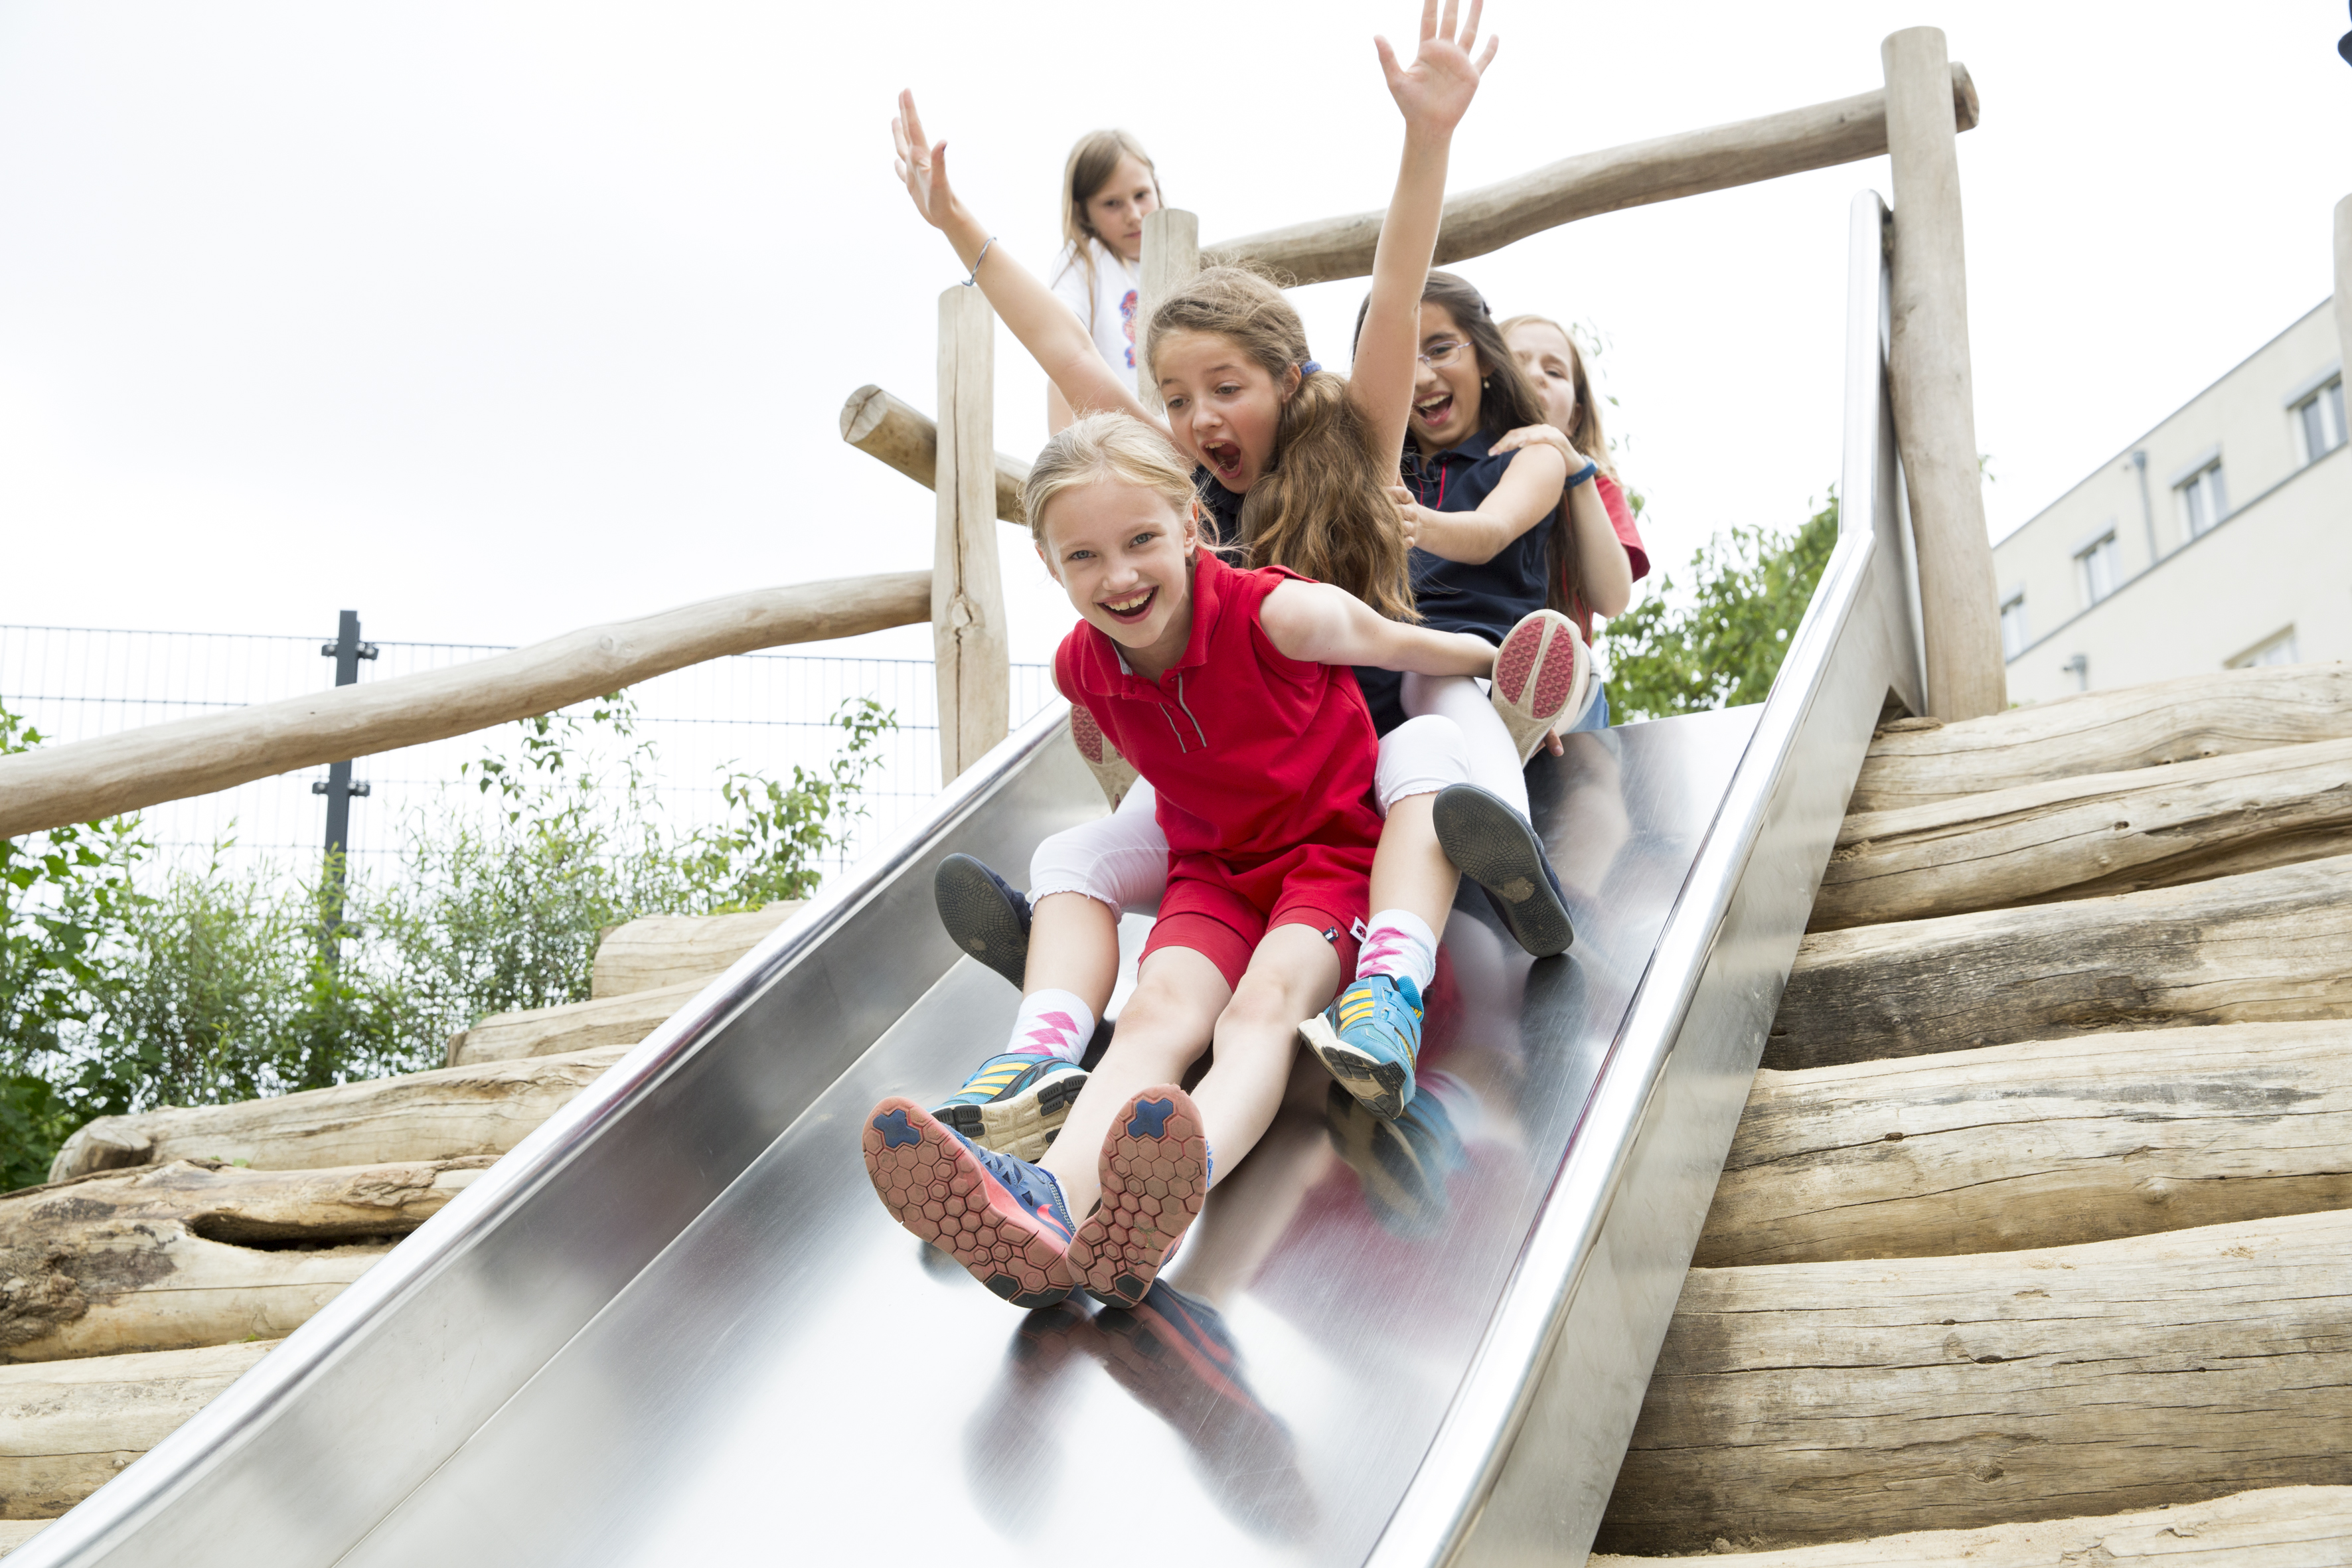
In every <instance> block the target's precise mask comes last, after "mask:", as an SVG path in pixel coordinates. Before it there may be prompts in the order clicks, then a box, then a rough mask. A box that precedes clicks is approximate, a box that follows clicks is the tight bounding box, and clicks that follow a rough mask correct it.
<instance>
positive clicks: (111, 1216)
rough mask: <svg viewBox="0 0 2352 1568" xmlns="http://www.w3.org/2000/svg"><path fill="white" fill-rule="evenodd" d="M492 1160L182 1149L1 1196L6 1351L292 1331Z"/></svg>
mask: <svg viewBox="0 0 2352 1568" xmlns="http://www.w3.org/2000/svg"><path fill="white" fill-rule="evenodd" d="M489 1163H490V1159H489V1156H488V1155H477V1156H473V1157H471V1158H467V1159H463V1160H434V1161H418V1162H413V1163H403V1164H393V1165H369V1166H362V1167H360V1168H357V1169H351V1170H340V1171H251V1170H239V1169H237V1168H236V1167H235V1166H233V1165H223V1164H221V1163H218V1162H217V1161H210V1160H202V1161H198V1160H182V1161H176V1162H174V1163H171V1164H168V1165H150V1166H145V1167H142V1169H140V1170H138V1171H134V1172H121V1173H114V1172H106V1173H99V1174H96V1175H90V1176H83V1177H80V1178H79V1179H77V1180H73V1181H68V1182H60V1183H58V1184H54V1185H50V1186H43V1187H27V1188H26V1189H24V1190H22V1191H20V1192H16V1193H10V1194H5V1196H0V1362H25V1361H55V1360H58V1359H60V1358H62V1357H67V1356H90V1355H116V1354H121V1353H122V1352H130V1351H160V1350H182V1349H185V1348H188V1347H190V1346H194V1345H213V1344H226V1343H229V1342H234V1341H239V1340H248V1339H256V1338H258V1339H270V1340H274V1339H280V1338H283V1337H284V1336H286V1335H287V1334H289V1333H292V1332H293V1331H295V1330H296V1329H298V1328H299V1327H300V1326H301V1325H302V1324H303V1322H305V1321H307V1320H308V1319H309V1318H310V1315H311V1314H312V1313H313V1312H316V1311H317V1310H319V1309H320V1307H323V1306H325V1305H326V1304H327V1303H328V1302H329V1301H331V1300H334V1298H335V1297H336V1296H337V1295H338V1294H340V1293H341V1290H342V1289H343V1288H344V1287H345V1286H347V1285H349V1284H350V1283H351V1282H352V1280H354V1279H358V1278H359V1277H360V1275H361V1274H362V1273H363V1272H365V1271H366V1270H367V1269H368V1268H370V1267H371V1266H372V1265H373V1264H374V1262H375V1261H376V1259H377V1258H381V1257H382V1256H383V1254H384V1253H385V1252H386V1251H387V1250H389V1249H390V1247H391V1246H392V1243H393V1242H394V1240H395V1239H397V1238H398V1237H401V1236H404V1235H405V1234H407V1233H408V1232H409V1231H412V1230H414V1229H415V1228H416V1227H417V1226H420V1225H422V1224H424V1223H425V1220H426V1219H427V1218H429V1217H430V1216H431V1215H434V1214H436V1213H437V1212H439V1211H440V1209H441V1208H442V1207H443V1206H444V1205H446V1204H447V1203H448V1201H449V1200H450V1198H452V1197H454V1196H456V1195H457V1194H458V1193H459V1192H461V1191H463V1190H464V1189H465V1187H466V1185H467V1184H468V1183H470V1182H471V1181H472V1180H473V1179H474V1178H475V1177H476V1176H478V1174H480V1173H481V1172H482V1170H483V1169H484V1168H485V1167H487V1166H488V1164H489Z"/></svg>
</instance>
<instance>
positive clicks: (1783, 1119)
mask: <svg viewBox="0 0 2352 1568" xmlns="http://www.w3.org/2000/svg"><path fill="white" fill-rule="evenodd" d="M2347 1148H2352V1021H2347V1020H2344V1019H2330V1020H2327V1021H2325V1022H2319V1023H2305V1024H2221V1025H2215V1026H2212V1027H2210V1028H2203V1029H2166V1030H2162V1031H2160V1032H2157V1033H2153V1034H2151V1033H2145V1032H2140V1031H2133V1032H2129V1033H2125V1034H2115V1035H2092V1036H2089V1037H2084V1038H2080V1039H2063V1040H2028V1041H2023V1042H2021V1043H2019V1044H2017V1045H2010V1046H1988V1047H1985V1048H1984V1049H1982V1050H1973V1051H1948V1052H1946V1053H1944V1054H1943V1055H1940V1056H1932V1057H1909V1058H1902V1059H1899V1060H1895V1061H1877V1062H1862V1063H1857V1064H1853V1065H1851V1066H1846V1067H1834V1068H1811V1069H1809V1070H1807V1071H1803V1072H1773V1071H1771V1070H1769V1069H1767V1070H1765V1071H1763V1072H1759V1073H1758V1074H1757V1075H1756V1084H1755V1087H1754V1088H1753V1089H1751V1090H1750V1091H1749V1092H1748V1109H1747V1110H1745V1111H1743V1112H1742V1113H1741V1115H1740V1118H1739V1131H1738V1135H1737V1136H1736V1137H1734V1138H1733V1139H1732V1142H1731V1152H1730V1154H1729V1155H1728V1156H1727V1158H1726V1159H1725V1161H1724V1163H1723V1176H1722V1179H1721V1180H1720V1181H1718V1182H1717V1184H1716V1188H1715V1203H1714V1205H1713V1206H1712V1207H1711V1208H1710V1209H1708V1211H1707V1216H1706V1230H1705V1231H1704V1232H1703V1233H1702V1234H1701V1235H1700V1237H1699V1242H1698V1251H1697V1254H1696V1256H1695V1257H1694V1258H1692V1259H1691V1263H1692V1266H1693V1267H1694V1268H1734V1267H1738V1266H1741V1265H1747V1264H1759V1263H1829V1262H1843V1261H1850V1260H1853V1259H1858V1258H1935V1257H1942V1256H1945V1255H1947V1254H1950V1253H1961V1252H2008V1251H2014V1250H2016V1249H2018V1248H2021V1247H2071V1246H2074V1245H2075V1244H2077V1243H2081V1242H2086V1241H2112V1240H2115V1239H2116V1237H2126V1236H2146V1235H2148V1234H2150V1233H2151V1232H2155V1231H2159V1230H2181V1229H2186V1228H2187V1227H2189V1226H2199V1225H2227V1224H2231V1223H2232V1222H2235V1221H2238V1220H2249V1219H2271V1218H2274V1217H2276V1216H2278V1215H2289V1214H2309V1213H2313V1212H2315V1211H2317V1210H2320V1209H2330V1208H2347V1207H2352V1169H2347V1164H2348V1163H2352V1162H2347V1160H2346V1159H2345V1154H2344V1152H2345V1150H2347Z"/></svg>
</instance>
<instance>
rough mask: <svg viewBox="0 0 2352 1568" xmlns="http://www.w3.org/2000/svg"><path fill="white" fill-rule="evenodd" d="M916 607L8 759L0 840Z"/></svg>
mask: <svg viewBox="0 0 2352 1568" xmlns="http://www.w3.org/2000/svg"><path fill="white" fill-rule="evenodd" d="M991 581H992V582H993V579H991ZM930 598H931V584H930V574H929V573H926V572H897V573H890V574H884V575H879V576H873V577H847V578H841V579H837V580H835V581H833V582H829V583H803V584H796V585H794V586H793V587H789V588H761V589H757V590H754V591H753V592H751V593H746V594H730V595H727V596H726V597H724V598H719V599H706V600H704V601H702V602H701V603H699V604H694V605H681V606H679V607H678V608H677V609H674V610H665V611H662V612H660V613H659V614H656V615H651V616H638V617H637V618H636V619H635V620H629V621H614V622H612V623H610V624H608V625H604V626H585V627H583V628H582V629H580V630H578V631H575V632H567V633H565V634H564V635H563V636H562V637H550V638H549V639H548V640H547V641H545V642H541V643H533V644H531V645H530V647H520V648H517V649H515V650H514V651H513V652H512V653H502V654H497V655H494V656H492V657H491V658H480V659H474V660H471V661H469V662H467V663H465V664H453V665H450V666H448V667H446V668H441V669H428V670H420V671H418V672H417V673H415V674H414V675H402V676H395V677H394V678H393V679H389V680H372V681H369V682H367V683H366V684H365V685H362V686H338V687H334V688H331V689H328V690H325V691H320V692H314V693H312V694H311V695H310V696H307V697H289V698H285V699H283V700H279V701H276V702H257V703H255V704H254V705H253V706H251V707H249V708H238V709H235V710H231V711H229V712H226V713H218V714H207V715H205V717H203V718H201V719H178V720H174V721H172V722H170V723H167V724H149V725H146V726H144V727H143V728H141V729H137V730H125V731H121V733H119V734H113V735H101V736H99V737H97V738H95V739H92V740H88V741H70V742H67V743H65V744H64V745H59V746H43V747H41V748H39V749H38V750H37V751H30V752H17V753H16V754H15V755H14V756H6V757H0V837H15V836H16V835H17V834H20V833H37V832H39V831H40V830H41V829H42V828H45V827H60V826H64V825H65V824H67V823H69V822H88V821H91V820H93V819H95V818H98V817H101V816H113V815H114V814H115V813H117V812H123V811H136V810H138V809H139V808H140V807H142V806H148V805H158V804H160V803H162V802H163V801H167V800H182V799H184V798H186V797H187V796H189V795H209V794H211V793H212V792H214V791H215V790H224V789H227V788H229V787H230V786H232V785H234V784H245V783H247V782H249V781H251V780H253V779H259V778H268V777H269V776H270V775H271V774H272V773H290V772H292V771H293V770H294V769H296V768H307V767H310V766H313V765H314V764H316V763H331V762H337V761H340V760H341V759H343V758H346V757H365V756H373V755H374V754H375V753H376V752H390V751H396V750H398V749H399V748H400V747H403V746H415V745H421V744H422V743H424V742H426V741H439V740H446V739H447V738H448V737H449V736H451V735H464V734H470V733H471V732H472V731H476V730H487V729H488V728H489V727H490V726H491V725H493V724H504V723H507V722H509V721H512V720H516V719H528V718H530V716H531V715H533V714H535V713H549V712H552V711H554V710H556V709H558V708H562V707H563V706H565V705H566V704H567V703H572V702H578V701H581V700H583V699H586V698H590V697H594V696H597V695H599V694H601V693H603V692H606V691H616V690H618V689H620V688H622V687H624V686H629V685H633V684H635V682H637V681H640V680H649V679H652V678H653V677H655V676H656V675H664V674H667V673H668V672H669V671H671V670H673V669H683V668H686V667H687V666H688V665H689V664H700V663H703V662H704V661H706V660H709V659H714V658H724V657H725V656H727V655H729V654H735V653H751V652H754V651H756V650H758V649H760V648H763V647H780V646H782V645H783V644H786V643H795V642H818V641H823V640H824V639H826V638H829V637H856V636H858V635H859V634H861V633H864V632H873V631H880V630H882V629H883V628H884V627H886V626H907V625H909V624H911V623H914V622H917V621H920V620H923V619H925V618H926V617H927V616H929V605H930Z"/></svg>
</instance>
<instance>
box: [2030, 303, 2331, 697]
mask: <svg viewBox="0 0 2352 1568" xmlns="http://www.w3.org/2000/svg"><path fill="white" fill-rule="evenodd" d="M2342 356H2343V349H2342V346H2341V340H2340V338H2339V335H2338V331H2337V323H2336V313H2335V307H2334V303H2333V302H2332V301H2323V302H2322V303H2321V304H2320V305H2318V306H2317V307H2316V308H2315V309H2314V310H2311V311H2310V312H2309V313H2308V314H2306V315H2305V316H2304V317H2303V319H2302V320H2300V321H2296V322H2295V323H2294V325H2293V326H2291V327H2289V328H2287V329H2286V331H2283V332H2281V333H2280V334H2279V335H2278V336H2277V337H2275V338H2273V339H2272V340H2271V341H2270V342H2267V343H2264V344H2263V346H2262V347H2261V348H2259V349H2257V350H2255V351H2254V353H2252V355H2250V356H2248V358H2247V359H2246V360H2245V361H2244V362H2243V363H2241V364H2239V365H2238V366H2237V367H2236V368H2234V369H2232V370H2231V371H2230V372H2229V374H2226V375H2224V376H2222V377H2221V379H2220V380H2219V381H2216V382H2215V383H2213V384H2212V385H2210V386H2209V387H2207V388H2206V389H2205V390H2204V391H2202V392H2200V393H2199V394H2198V395H2196V396H2195V397H2193V398H2191V399H2189V402H2188V403H2187V404H2186V405H2183V406H2182V407H2181V408H2180V409H2179V411H2178V412H2176V413H2174V414H2173V415H2171V416H2169V417H2168V418H2167V419H2165V420H2164V421H2163V423H2161V424H2159V425H2158V426H2157V427H2156V428H2155V429H2153V430H2150V431H2149V432H2148V433H2147V435H2146V436H2144V437H2141V438H2140V439H2139V440H2137V441H2135V442H2134V443H2132V445H2131V446H2130V447H2128V448H2126V450H2124V451H2122V452H2120V453H2117V454H2116V457H2115V458H2113V459H2111V460H2110V461H2108V462H2106V463H2104V464H2102V465H2101V466H2100V467H2099V468H2097V469H2096V470H2095V471H2094V472H2093V473H2092V474H2091V476H2090V477H2089V478H2087V479H2084V480H2083V482H2082V483H2080V484H2078V485H2076V486H2075V487H2074V489H2071V490H2069V491H2067V492H2066V493H2065V494H2064V495H2063V496H2062V497H2060V498H2059V499H2058V500H2056V501H2054V502H2053V503H2052V504H2051V505H2050V506H2048V507H2047V508H2045V509H2043V510H2042V512H2040V513H2039V514H2038V515H2036V516H2035V517H2034V518H2033V520H2032V521H2030V522H2028V523H2026V524H2025V525H2024V526H2023V527H2022V528H2020V529H2019V530H2017V531H2015V532H2014V533H2011V535H2010V536H2009V537H2008V538H2006V539H2004V540H2002V541H2001V542H2000V543H1998V544H1996V545H1995V546H1993V567H1994V573H1995V577H1996V581H1997V582H1998V584H1999V586H2000V596H2001V651H2002V653H2003V655H2004V656H2005V657H2006V658H2007V660H2008V666H2009V697H2010V700H2011V702H2044V701H2048V700H2051V699H2052V698H2055V697H2064V696H2071V695H2072V694H2074V692H2077V691H2095V690H2101V689H2107V688H2112V687H2120V686H2137V685H2139V684H2141V683H2142V682H2145V681H2150V680H2163V679H2169V678H2170V677H2173V676H2178V675H2194V674H2198V673H2200V672H2202V671H2207V670H2214V669H2224V668H2232V667H2236V666H2242V665H2248V664H2301V663H2310V662H2315V661H2318V660H2324V659H2346V658H2352V452H2347V442H2346V439H2345V437H2346V429H2345V405H2344V366H2343V359H2342Z"/></svg>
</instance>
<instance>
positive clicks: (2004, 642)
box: [2000, 588, 2033, 662]
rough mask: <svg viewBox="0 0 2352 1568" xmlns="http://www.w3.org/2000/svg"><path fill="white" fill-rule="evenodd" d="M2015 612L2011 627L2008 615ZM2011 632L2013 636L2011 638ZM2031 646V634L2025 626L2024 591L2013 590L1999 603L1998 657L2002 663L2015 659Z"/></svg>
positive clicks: (2020, 589) (2019, 589)
mask: <svg viewBox="0 0 2352 1568" xmlns="http://www.w3.org/2000/svg"><path fill="white" fill-rule="evenodd" d="M2011 611H2015V612H2016V616H2017V619H2016V621H2015V624H2014V626H2013V627H2012V625H2011V620H2010V613H2011ZM2012 631H2013V632H2014V636H2012V635H2011V634H2012ZM2032 646H2033V634H2032V631H2031V630H2029V629H2028V627H2027V626H2026V624H2025V590H2024V589H2022V588H2018V589H2014V590H2012V591H2011V592H2010V593H2009V594H2007V595H2003V597H2002V599H2001V601H2000V655H2001V658H2002V660H2003V662H2006V661H2008V660H2010V659H2013V658H2017V656H2018V655H2020V654H2021V653H2023V652H2024V651H2025V650H2026V649H2027V648H2029V647H2032Z"/></svg>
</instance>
